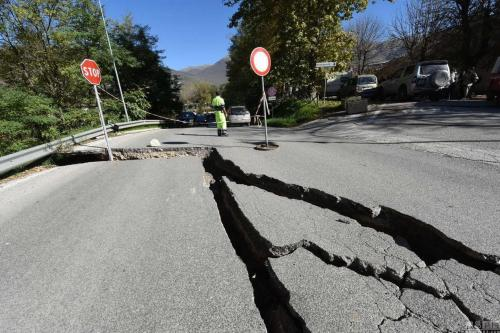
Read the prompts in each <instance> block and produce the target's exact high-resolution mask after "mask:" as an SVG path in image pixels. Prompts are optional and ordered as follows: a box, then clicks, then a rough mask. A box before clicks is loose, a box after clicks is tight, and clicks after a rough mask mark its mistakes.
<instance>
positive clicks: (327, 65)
mask: <svg viewBox="0 0 500 333" xmlns="http://www.w3.org/2000/svg"><path fill="white" fill-rule="evenodd" d="M335 66H337V63H336V62H334V61H333V62H331V61H330V62H318V63H316V68H332V67H335Z"/></svg>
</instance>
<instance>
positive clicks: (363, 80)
mask: <svg viewBox="0 0 500 333" xmlns="http://www.w3.org/2000/svg"><path fill="white" fill-rule="evenodd" d="M373 83H377V78H376V77H375V76H360V77H358V84H373Z"/></svg>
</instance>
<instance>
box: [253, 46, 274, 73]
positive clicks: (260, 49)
mask: <svg viewBox="0 0 500 333" xmlns="http://www.w3.org/2000/svg"><path fill="white" fill-rule="evenodd" d="M257 52H263V53H264V54H265V55H266V56H267V59H268V60H269V66H268V67H267V70H266V71H264V72H261V71H259V70H258V69H257V67H256V66H255V64H254V59H255V55H256V54H257ZM271 65H272V63H271V55H270V54H269V52H268V51H267V50H266V49H265V48H263V47H256V48H255V49H253V51H252V54H251V55H250V66H252V70H253V71H254V73H255V74H257V75H258V76H266V75H267V74H269V72H270V71H271Z"/></svg>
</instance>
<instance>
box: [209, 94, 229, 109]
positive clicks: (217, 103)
mask: <svg viewBox="0 0 500 333" xmlns="http://www.w3.org/2000/svg"><path fill="white" fill-rule="evenodd" d="M225 104H226V103H225V102H224V99H223V98H222V97H220V96H215V98H214V99H213V100H212V107H213V108H214V109H215V110H216V111H222V107H223V106H225Z"/></svg>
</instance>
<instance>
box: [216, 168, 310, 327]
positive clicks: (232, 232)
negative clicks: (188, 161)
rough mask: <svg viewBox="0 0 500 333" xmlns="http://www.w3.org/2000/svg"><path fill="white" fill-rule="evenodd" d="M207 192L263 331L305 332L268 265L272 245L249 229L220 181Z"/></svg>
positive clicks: (303, 325) (246, 220) (288, 296)
mask: <svg viewBox="0 0 500 333" xmlns="http://www.w3.org/2000/svg"><path fill="white" fill-rule="evenodd" d="M207 171H209V170H207ZM210 189H211V191H212V192H213V195H214V199H215V201H216V203H217V207H218V209H219V214H220V217H221V221H222V224H223V225H224V228H225V229H226V232H227V235H228V237H229V239H230V241H231V244H232V245H233V248H234V249H235V251H236V254H237V255H238V256H239V257H240V258H241V260H242V261H243V262H244V263H245V265H246V268H247V272H248V276H249V279H250V282H251V284H252V287H253V290H254V299H255V304H256V305H257V308H258V309H259V312H260V314H261V317H262V319H263V320H264V323H265V325H266V328H267V330H268V331H269V332H309V330H308V329H307V326H306V323H305V322H304V320H303V319H302V318H301V317H300V316H299V315H298V314H297V313H296V312H295V311H294V309H293V308H292V307H291V305H290V303H289V300H290V294H289V292H288V291H287V290H286V288H285V287H284V286H283V284H282V283H281V282H280V281H279V279H278V277H277V276H276V274H275V273H274V271H273V269H272V267H271V265H270V264H269V261H268V258H269V252H268V249H269V248H270V247H271V246H272V244H271V243H270V242H269V241H267V240H266V239H264V238H263V237H262V236H261V235H260V234H259V232H258V231H257V230H256V229H255V228H254V227H253V226H252V224H251V223H250V221H249V220H248V219H247V217H246V216H245V215H244V214H243V212H242V211H241V209H240V207H239V205H238V203H237V202H236V200H235V199H234V196H233V194H232V193H231V191H230V189H229V188H228V187H227V184H226V183H225V182H224V180H223V179H222V178H220V177H217V178H215V179H214V181H213V182H212V184H211V185H210Z"/></svg>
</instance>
